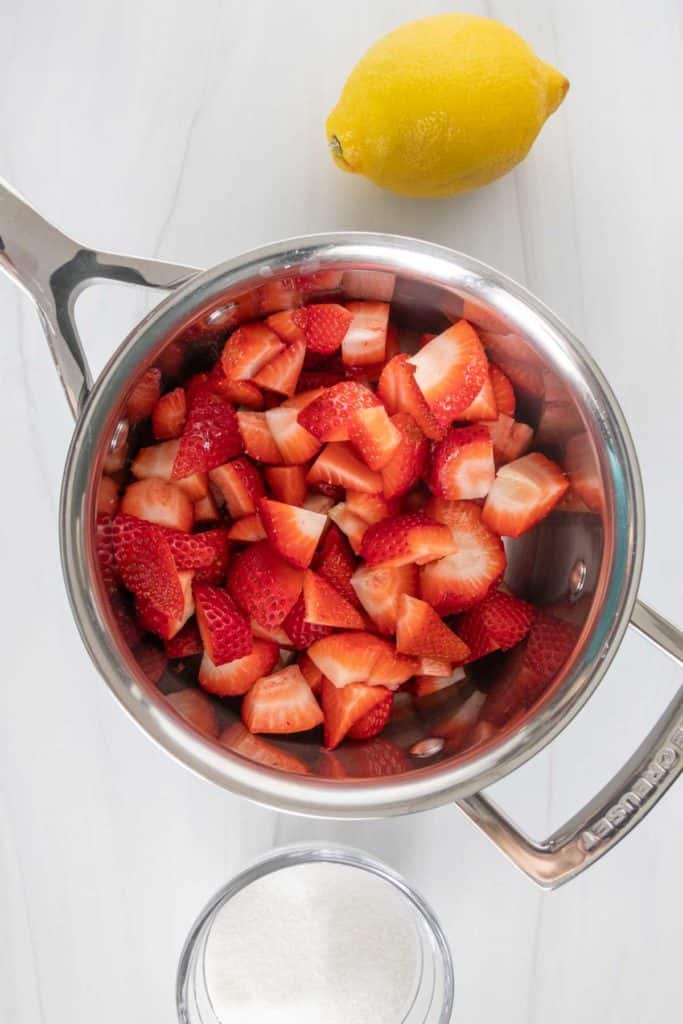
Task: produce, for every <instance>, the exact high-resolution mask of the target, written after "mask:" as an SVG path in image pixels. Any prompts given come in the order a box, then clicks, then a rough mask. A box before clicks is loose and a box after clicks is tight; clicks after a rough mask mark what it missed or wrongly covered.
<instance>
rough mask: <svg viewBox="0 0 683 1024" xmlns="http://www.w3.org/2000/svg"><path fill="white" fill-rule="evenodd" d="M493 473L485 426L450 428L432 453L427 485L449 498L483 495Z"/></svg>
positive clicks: (467, 497) (463, 498)
mask: <svg viewBox="0 0 683 1024" xmlns="http://www.w3.org/2000/svg"><path fill="white" fill-rule="evenodd" d="M495 475H496V470H495V467H494V465H493V445H492V444H491V436H490V434H489V432H488V430H487V429H486V427H484V426H480V425H477V426H473V427H457V428H454V429H452V430H449V432H448V434H447V435H446V437H445V438H444V439H443V441H441V442H440V443H439V444H437V445H436V447H435V449H434V451H433V453H432V466H431V475H430V487H431V489H432V491H433V493H434V494H437V495H439V496H441V497H442V498H447V499H448V500H449V501H459V500H469V499H472V498H485V497H486V495H487V494H488V492H489V490H490V489H491V485H492V484H493V481H494V479H495Z"/></svg>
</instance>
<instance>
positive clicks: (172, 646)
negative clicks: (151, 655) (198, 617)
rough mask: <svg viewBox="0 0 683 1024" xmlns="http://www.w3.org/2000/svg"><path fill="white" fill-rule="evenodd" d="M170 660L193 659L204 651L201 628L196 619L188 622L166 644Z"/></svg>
mask: <svg viewBox="0 0 683 1024" xmlns="http://www.w3.org/2000/svg"><path fill="white" fill-rule="evenodd" d="M164 647H165V649H166V656H167V657H168V658H192V657H194V656H195V655H196V654H201V653H202V651H203V650H204V645H203V644H202V638H201V636H200V635H199V627H198V626H197V623H196V621H195V620H194V619H190V621H189V622H186V623H185V625H184V626H183V628H182V629H181V630H179V631H178V632H177V633H176V635H175V636H174V637H171V639H170V640H167V641H166V642H165V643H164Z"/></svg>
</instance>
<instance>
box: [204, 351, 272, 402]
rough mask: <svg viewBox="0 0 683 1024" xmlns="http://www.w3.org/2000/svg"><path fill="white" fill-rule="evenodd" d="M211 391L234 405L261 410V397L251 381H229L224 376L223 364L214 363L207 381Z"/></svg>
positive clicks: (219, 362)
mask: <svg viewBox="0 0 683 1024" xmlns="http://www.w3.org/2000/svg"><path fill="white" fill-rule="evenodd" d="M207 383H208V385H209V387H210V389H211V391H213V392H214V393H215V394H216V395H220V396H221V397H222V398H224V399H225V400H226V401H227V402H232V403H233V404H234V405H246V406H247V408H249V409H262V408H263V395H262V394H261V392H260V391H259V389H258V388H257V386H256V384H254V382H253V381H251V380H229V379H228V378H227V377H226V376H225V370H224V369H223V364H222V362H221V361H220V359H219V360H218V362H217V363H214V366H213V369H212V370H211V372H210V374H209V376H208V381H207Z"/></svg>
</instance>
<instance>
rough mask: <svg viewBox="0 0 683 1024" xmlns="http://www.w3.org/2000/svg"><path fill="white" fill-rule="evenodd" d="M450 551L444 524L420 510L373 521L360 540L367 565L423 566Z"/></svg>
mask: <svg viewBox="0 0 683 1024" xmlns="http://www.w3.org/2000/svg"><path fill="white" fill-rule="evenodd" d="M454 550H455V544H454V542H453V538H452V536H451V531H450V530H449V529H448V527H447V526H444V525H443V523H438V522H437V521H436V520H435V519H431V518H430V517H429V516H426V515H424V513H422V512H413V513H411V514H409V515H404V516H396V517H395V518H393V519H382V520H381V521H380V522H379V523H374V524H373V525H372V526H369V527H368V529H367V531H366V533H365V536H364V537H363V541H362V543H361V555H362V556H363V558H364V559H365V561H366V562H367V563H368V565H406V564H407V563H408V562H417V564H418V565H424V564H425V563H426V562H432V561H434V560H435V559H437V558H443V556H444V555H448V554H450V553H451V552H452V551H454Z"/></svg>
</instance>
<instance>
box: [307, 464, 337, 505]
mask: <svg viewBox="0 0 683 1024" xmlns="http://www.w3.org/2000/svg"><path fill="white" fill-rule="evenodd" d="M305 472H306V471H305V470H304V473H305ZM334 503H335V499H334V498H333V497H331V495H328V494H322V493H320V492H319V491H309V492H308V494H307V495H306V497H305V498H304V500H303V501H302V503H301V507H302V508H307V509H309V510H310V511H311V512H320V513H322V515H327V513H328V512H329V511H330V509H331V508H332V506H333V505H334Z"/></svg>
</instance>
